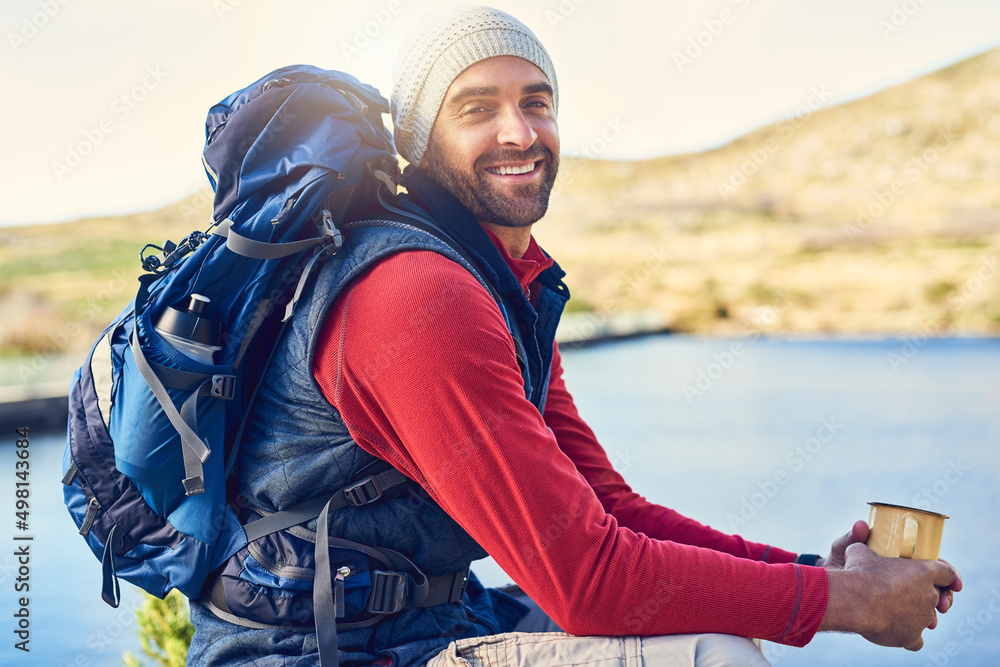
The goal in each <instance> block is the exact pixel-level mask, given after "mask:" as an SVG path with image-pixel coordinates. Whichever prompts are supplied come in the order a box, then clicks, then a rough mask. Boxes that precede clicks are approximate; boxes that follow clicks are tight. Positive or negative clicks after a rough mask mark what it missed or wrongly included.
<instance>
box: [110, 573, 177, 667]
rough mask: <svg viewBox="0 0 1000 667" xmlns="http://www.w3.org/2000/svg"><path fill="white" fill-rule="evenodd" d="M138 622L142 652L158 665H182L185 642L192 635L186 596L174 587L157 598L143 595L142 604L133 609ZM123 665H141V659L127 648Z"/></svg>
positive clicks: (172, 666) (167, 666)
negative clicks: (163, 596)
mask: <svg viewBox="0 0 1000 667" xmlns="http://www.w3.org/2000/svg"><path fill="white" fill-rule="evenodd" d="M135 617H136V619H137V620H138V622H139V638H140V639H141V640H142V652H143V654H144V655H145V656H146V657H147V658H151V659H152V661H153V663H152V664H154V665H160V667H185V665H186V664H187V651H188V646H190V645H191V637H192V636H193V635H194V626H193V625H191V620H190V611H189V609H188V604H187V599H186V598H185V597H184V596H183V595H181V594H180V593H179V592H177V591H176V590H173V591H170V593H168V594H167V597H166V598H164V599H162V600H161V599H159V598H156V597H153V596H152V595H147V596H146V602H145V604H143V605H142V608H141V609H139V610H138V611H136V612H135ZM122 664H123V665H125V667H143V665H144V664H145V663H144V662H143V661H142V660H140V659H139V658H137V657H136V656H134V655H132V653H130V652H126V653H125V655H124V656H122Z"/></svg>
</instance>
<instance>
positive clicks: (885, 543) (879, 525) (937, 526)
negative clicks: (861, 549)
mask: <svg viewBox="0 0 1000 667" xmlns="http://www.w3.org/2000/svg"><path fill="white" fill-rule="evenodd" d="M868 504H869V505H871V511H870V512H869V514H868V528H869V529H870V532H869V534H868V542H866V544H867V545H868V548H869V549H871V550H872V551H874V552H875V553H877V554H878V555H879V556H887V557H889V558H912V559H915V560H937V559H938V555H939V554H940V552H941V533H942V532H943V531H944V520H945V519H947V518H948V516H947V515H946V514H938V513H937V512H928V511H926V510H919V509H916V508H913V507H906V506H904V505H892V504H889V503H868Z"/></svg>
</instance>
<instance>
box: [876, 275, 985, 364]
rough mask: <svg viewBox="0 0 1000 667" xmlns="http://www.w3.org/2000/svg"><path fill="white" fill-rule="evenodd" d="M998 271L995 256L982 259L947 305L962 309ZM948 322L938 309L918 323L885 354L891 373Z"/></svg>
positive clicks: (914, 354) (917, 351) (945, 312)
mask: <svg viewBox="0 0 1000 667" xmlns="http://www.w3.org/2000/svg"><path fill="white" fill-rule="evenodd" d="M998 271H1000V264H998V262H997V257H996V255H993V256H991V257H988V258H986V257H984V258H983V260H982V262H980V266H979V269H978V270H977V271H976V273H975V274H974V275H973V276H972V277H970V278H969V279H968V280H966V281H965V283H963V284H962V287H961V288H960V289H957V290H955V291H954V292H952V293H951V294H950V295H949V296H948V305H949V306H951V307H952V308H956V309H957V308H960V307H962V306H963V305H964V304H965V302H966V301H968V300H969V299H971V298H972V297H973V296H975V295H976V294H977V293H978V292H979V291H980V290H982V289H983V287H985V286H986V285H987V284H988V283H989V282H990V281H992V280H993V278H994V276H996V275H997V272H998ZM947 321H948V311H947V310H946V309H944V308H940V309H938V310H937V311H935V313H934V314H933V315H932V316H931V317H928V318H927V319H925V320H924V321H923V322H921V323H920V330H919V332H918V333H915V334H913V335H911V336H907V337H906V338H904V339H903V342H902V344H901V345H900V346H899V349H898V350H896V351H895V352H889V353H887V354H886V361H888V362H889V367H890V368H892V370H893V372H895V373H898V372H899V369H900V367H902V366H905V365H906V364H908V363H910V362H911V361H912V360H913V358H914V357H916V356H917V354H918V353H919V352H920V350H921V349H922V348H923V347H924V346H925V345H927V342H928V341H929V340H930V339H931V338H933V337H934V336H935V335H937V333H938V332H939V331H940V330H941V328H942V327H943V326H944V324H945V322H947Z"/></svg>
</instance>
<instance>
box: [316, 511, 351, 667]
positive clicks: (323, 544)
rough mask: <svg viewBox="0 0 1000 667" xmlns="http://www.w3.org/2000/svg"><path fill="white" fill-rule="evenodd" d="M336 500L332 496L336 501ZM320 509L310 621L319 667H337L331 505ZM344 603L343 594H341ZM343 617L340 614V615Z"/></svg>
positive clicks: (341, 578)
mask: <svg viewBox="0 0 1000 667" xmlns="http://www.w3.org/2000/svg"><path fill="white" fill-rule="evenodd" d="M335 497H336V496H334V498H335ZM332 502H333V498H331V499H330V500H329V502H327V503H326V505H324V506H323V509H322V511H320V513H319V519H318V522H317V524H316V556H315V558H316V574H315V576H314V577H313V618H314V619H315V621H316V644H317V646H318V649H319V665H320V667H324V666H325V667H335V666H336V665H338V664H339V654H338V642H337V596H336V594H335V592H334V580H333V576H332V570H331V567H330V523H329V516H330V504H331V503H332ZM337 577H338V578H339V581H338V582H337V583H339V584H340V585H341V586H343V585H344V576H343V575H342V574H340V573H339V572H338V573H337ZM341 599H343V594H341ZM341 614H343V611H341Z"/></svg>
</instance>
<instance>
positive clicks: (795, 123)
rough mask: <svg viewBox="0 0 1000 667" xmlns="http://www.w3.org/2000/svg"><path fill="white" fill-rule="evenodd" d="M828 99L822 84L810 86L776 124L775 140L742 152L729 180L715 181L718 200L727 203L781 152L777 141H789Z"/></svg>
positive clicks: (771, 139) (779, 143) (830, 94)
mask: <svg viewBox="0 0 1000 667" xmlns="http://www.w3.org/2000/svg"><path fill="white" fill-rule="evenodd" d="M831 96H832V93H831V92H830V91H829V90H827V89H826V84H820V85H819V87H817V86H812V87H810V88H809V96H808V97H807V98H806V101H805V103H804V104H802V105H800V106H799V107H798V108H797V109H795V111H793V112H791V113H789V114H787V115H786V116H785V117H784V119H782V120H781V121H779V122H778V125H777V126H776V127H775V131H776V132H777V133H778V135H779V136H778V138H777V139H775V138H774V137H771V138H769V139H767V140H766V141H764V143H763V145H761V146H758V147H757V148H752V149H750V150H749V151H747V152H746V153H744V159H743V160H742V161H741V162H740V164H739V166H738V167H736V168H735V169H733V170H732V172H730V174H729V177H728V178H727V179H725V180H723V181H716V189H717V190H718V191H719V196H720V197H721V198H722V200H723V201H729V199H730V198H731V197H732V196H733V195H735V194H736V191H737V190H739V189H740V188H742V187H743V186H744V185H746V184H747V182H748V181H749V180H750V178H751V177H752V176H753V175H754V174H756V173H757V171H758V170H759V169H760V168H761V167H763V166H764V165H765V164H767V162H768V160H770V159H771V156H772V155H774V154H775V153H777V152H778V151H779V150H780V149H781V146H782V143H781V142H784V141H787V140H788V139H791V138H792V136H794V135H795V133H796V132H797V131H798V129H799V128H800V127H802V123H803V122H804V121H805V119H806V118H807V117H808V116H809V115H811V114H812V112H813V111H816V110H817V109H820V108H822V107H823V106H825V105H826V102H827V100H829V99H830V97H831Z"/></svg>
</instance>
